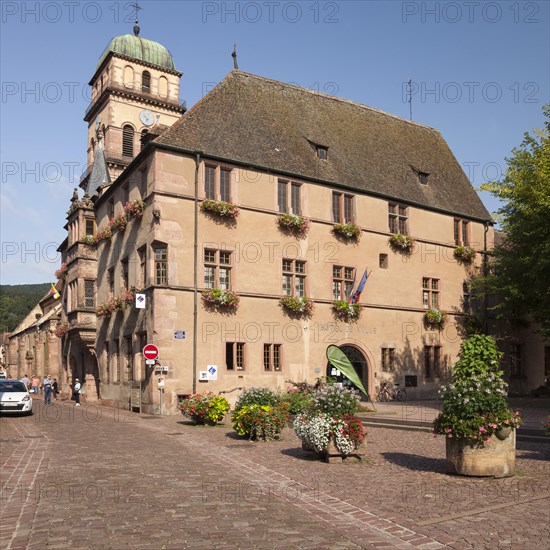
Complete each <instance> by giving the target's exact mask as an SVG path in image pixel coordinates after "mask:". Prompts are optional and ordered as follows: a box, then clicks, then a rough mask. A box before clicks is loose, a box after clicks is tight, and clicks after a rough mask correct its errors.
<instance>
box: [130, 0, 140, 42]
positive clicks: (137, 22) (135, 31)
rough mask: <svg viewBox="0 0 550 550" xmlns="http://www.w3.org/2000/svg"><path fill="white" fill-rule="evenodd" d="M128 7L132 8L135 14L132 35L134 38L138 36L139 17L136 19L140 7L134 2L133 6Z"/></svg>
mask: <svg viewBox="0 0 550 550" xmlns="http://www.w3.org/2000/svg"><path fill="white" fill-rule="evenodd" d="M130 7H131V8H134V11H135V12H136V24H135V25H134V34H135V35H136V36H138V35H139V17H138V12H139V10H141V9H142V7H141V6H140V5H139V4H138V3H137V2H134V3H133V4H130Z"/></svg>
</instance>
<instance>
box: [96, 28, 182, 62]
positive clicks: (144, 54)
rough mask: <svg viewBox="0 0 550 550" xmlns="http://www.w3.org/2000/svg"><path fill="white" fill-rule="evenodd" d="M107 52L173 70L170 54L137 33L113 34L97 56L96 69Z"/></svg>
mask: <svg viewBox="0 0 550 550" xmlns="http://www.w3.org/2000/svg"><path fill="white" fill-rule="evenodd" d="M109 52H114V53H118V54H120V55H124V56H125V57H131V58H132V59H137V60H139V61H143V62H145V63H149V64H151V65H156V66H157V67H163V68H165V69H172V70H175V66H174V60H173V58H172V54H171V53H170V52H169V51H168V50H167V49H166V48H165V47H164V46H163V45H162V44H159V43H158V42H154V41H153V40H147V39H146V38H140V37H139V36H138V35H137V34H123V35H122V36H115V38H113V39H112V40H111V41H110V42H109V44H108V46H107V47H106V48H105V51H104V52H103V54H102V55H101V57H100V58H99V61H98V63H97V67H96V69H99V66H100V65H101V63H103V60H104V59H105V58H106V57H107V55H108V54H109Z"/></svg>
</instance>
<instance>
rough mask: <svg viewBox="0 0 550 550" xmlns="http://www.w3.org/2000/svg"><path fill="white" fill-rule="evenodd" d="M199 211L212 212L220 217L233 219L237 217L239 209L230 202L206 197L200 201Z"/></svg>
mask: <svg viewBox="0 0 550 550" xmlns="http://www.w3.org/2000/svg"><path fill="white" fill-rule="evenodd" d="M201 212H203V213H206V214H214V215H216V216H219V217H220V218H227V219H230V220H234V219H236V218H237V216H238V215H239V212H240V211H239V209H238V207H237V206H236V205H235V204H233V203H231V202H225V201H213V200H209V199H207V200H204V201H202V202H201Z"/></svg>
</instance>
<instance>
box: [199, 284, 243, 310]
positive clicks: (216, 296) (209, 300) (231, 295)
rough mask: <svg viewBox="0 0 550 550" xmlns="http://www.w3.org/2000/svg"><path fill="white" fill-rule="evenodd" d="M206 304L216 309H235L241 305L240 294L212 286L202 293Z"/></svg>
mask: <svg viewBox="0 0 550 550" xmlns="http://www.w3.org/2000/svg"><path fill="white" fill-rule="evenodd" d="M202 300H203V302H204V305H205V306H207V307H212V308H214V309H221V310H225V311H235V310H236V309H237V307H238V305H239V296H238V295H237V293H235V292H233V291H232V290H221V289H220V288H212V289H210V290H204V291H203V293H202Z"/></svg>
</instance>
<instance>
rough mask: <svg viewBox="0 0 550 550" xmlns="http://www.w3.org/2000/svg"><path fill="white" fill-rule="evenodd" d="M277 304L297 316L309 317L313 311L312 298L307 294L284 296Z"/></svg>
mask: <svg viewBox="0 0 550 550" xmlns="http://www.w3.org/2000/svg"><path fill="white" fill-rule="evenodd" d="M279 304H280V305H281V307H282V308H284V309H286V310H287V311H289V312H290V313H293V314H295V315H299V316H304V317H309V316H310V315H311V314H312V312H313V300H312V299H311V298H308V297H307V296H284V297H283V298H281V300H280V301H279Z"/></svg>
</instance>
